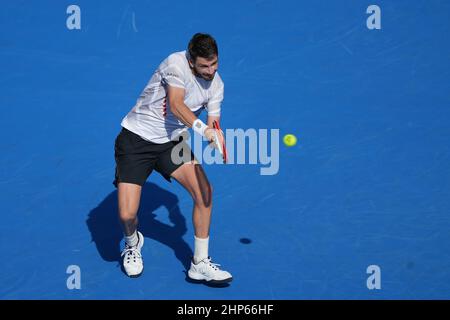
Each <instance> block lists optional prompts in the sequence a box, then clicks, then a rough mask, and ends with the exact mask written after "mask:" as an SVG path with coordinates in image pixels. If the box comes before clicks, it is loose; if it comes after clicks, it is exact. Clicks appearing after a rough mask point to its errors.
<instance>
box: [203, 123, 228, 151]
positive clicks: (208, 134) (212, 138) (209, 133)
mask: <svg viewBox="0 0 450 320" xmlns="http://www.w3.org/2000/svg"><path fill="white" fill-rule="evenodd" d="M214 131H216V133H217V137H218V138H219V141H215V140H216V138H215V137H216V135H215V132H214ZM205 137H206V139H207V140H208V141H209V142H210V143H211V144H212V145H213V147H214V148H217V144H218V143H220V144H221V145H223V143H224V141H223V132H222V130H216V129H213V128H209V127H208V128H207V129H206V130H205Z"/></svg>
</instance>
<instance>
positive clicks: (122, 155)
mask: <svg viewBox="0 0 450 320" xmlns="http://www.w3.org/2000/svg"><path fill="white" fill-rule="evenodd" d="M179 143H184V145H183V146H182V148H180V149H181V151H180V152H179V155H180V156H183V152H184V151H189V153H190V155H189V156H188V158H187V159H184V162H181V163H175V162H173V161H172V157H171V154H172V150H173V148H174V147H175V146H176V145H178V144H179ZM180 147H181V146H180ZM177 149H178V148H177ZM114 157H115V159H116V174H115V179H114V181H113V184H114V186H115V187H116V188H117V184H118V183H119V182H127V183H134V184H138V185H140V186H143V185H144V183H145V181H146V180H147V178H148V176H149V175H150V173H152V171H153V169H155V170H156V171H158V172H159V173H160V174H161V175H162V176H163V177H164V178H166V179H167V180H168V181H169V182H170V175H171V174H172V172H174V171H175V170H176V169H178V168H179V167H181V166H182V165H183V163H185V162H188V161H193V160H194V155H193V153H192V151H191V149H190V148H189V146H188V145H187V144H186V143H185V142H183V137H182V136H180V138H179V139H178V140H177V141H169V142H167V143H162V144H158V143H152V142H149V141H147V140H144V139H142V138H141V137H140V136H139V135H137V134H135V133H133V132H131V131H129V130H127V129H125V128H122V131H120V133H119V135H118V136H117V138H116V141H115V145H114Z"/></svg>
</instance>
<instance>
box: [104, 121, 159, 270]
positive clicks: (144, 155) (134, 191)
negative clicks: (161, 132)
mask: <svg viewBox="0 0 450 320" xmlns="http://www.w3.org/2000/svg"><path fill="white" fill-rule="evenodd" d="M153 149H154V146H153V145H151V144H149V143H148V142H146V141H144V140H143V139H142V138H140V137H139V136H138V135H136V134H134V133H133V132H131V131H128V130H125V129H123V130H122V132H121V133H120V134H119V136H118V137H117V139H116V143H115V160H116V175H115V180H114V182H113V183H114V185H115V186H116V187H117V200H118V209H119V210H118V211H119V220H120V222H121V224H122V228H123V232H124V236H125V248H124V250H123V251H122V254H121V256H122V257H123V268H124V271H125V273H126V274H127V275H128V276H130V277H138V276H140V275H141V274H142V271H143V269H144V264H143V259H142V255H141V248H142V246H143V245H144V237H143V235H142V233H140V232H139V231H138V230H137V225H138V218H137V214H138V209H139V202H140V198H141V191H142V185H143V184H144V183H145V180H146V179H147V177H148V175H149V174H150V172H151V171H152V167H153V164H154V162H155V161H152V160H151V159H152V158H151V157H150V156H149V155H151V154H152V152H154V150H153ZM149 159H150V160H149Z"/></svg>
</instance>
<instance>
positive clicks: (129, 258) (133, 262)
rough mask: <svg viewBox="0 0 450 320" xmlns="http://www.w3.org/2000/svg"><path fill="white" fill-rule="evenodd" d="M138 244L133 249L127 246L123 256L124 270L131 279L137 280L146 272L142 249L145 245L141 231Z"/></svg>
mask: <svg viewBox="0 0 450 320" xmlns="http://www.w3.org/2000/svg"><path fill="white" fill-rule="evenodd" d="M137 234H138V243H137V245H136V246H134V247H131V246H129V245H128V244H125V249H123V251H122V254H121V256H122V257H123V268H124V269H125V272H126V274H127V275H128V276H129V277H131V278H137V277H139V276H140V275H141V274H142V271H143V270H144V262H143V261H142V255H141V248H142V246H143V245H144V236H143V235H142V233H140V232H139V231H138V232H137Z"/></svg>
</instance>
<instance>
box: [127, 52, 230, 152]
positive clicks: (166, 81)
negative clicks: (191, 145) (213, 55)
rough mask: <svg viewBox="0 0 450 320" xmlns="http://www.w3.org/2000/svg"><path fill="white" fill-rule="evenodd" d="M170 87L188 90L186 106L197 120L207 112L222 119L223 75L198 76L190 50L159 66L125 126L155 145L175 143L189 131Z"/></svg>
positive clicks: (177, 53)
mask: <svg viewBox="0 0 450 320" xmlns="http://www.w3.org/2000/svg"><path fill="white" fill-rule="evenodd" d="M168 85H169V86H172V87H178V88H183V89H184V90H185V96H184V103H185V104H186V106H187V107H188V108H189V109H190V110H191V111H192V112H193V113H194V114H195V115H196V116H197V117H198V116H199V114H200V113H201V111H202V110H203V109H206V110H207V111H208V115H211V116H220V106H221V103H222V100H223V88H224V85H223V81H222V79H221V78H220V76H219V74H218V73H217V72H216V74H215V76H214V79H213V80H211V81H207V80H204V79H203V78H200V77H196V76H194V74H193V73H192V71H191V68H190V67H189V63H188V60H187V57H186V51H180V52H175V53H173V54H171V55H170V56H169V57H167V58H166V59H165V60H164V61H163V62H162V63H161V64H160V65H159V67H158V69H157V70H156V71H155V73H154V74H153V76H152V78H151V79H150V81H149V82H148V84H147V86H146V87H145V89H144V91H142V93H141V95H140V96H139V98H138V100H137V102H136V105H135V106H134V107H133V109H131V111H130V112H129V113H128V114H127V115H126V116H125V118H123V120H122V123H121V125H122V127H124V128H126V129H128V130H130V131H132V132H134V133H136V134H138V135H139V136H141V137H142V138H143V139H145V140H147V141H151V142H154V143H165V142H169V141H171V140H175V139H176V138H177V137H178V136H179V135H180V134H181V133H183V132H184V131H186V130H188V128H187V126H186V125H185V124H183V123H182V122H181V121H180V120H178V118H176V117H175V116H174V115H173V113H172V112H171V111H170V106H169V101H168V99H167V93H168V92H167V86H168Z"/></svg>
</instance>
